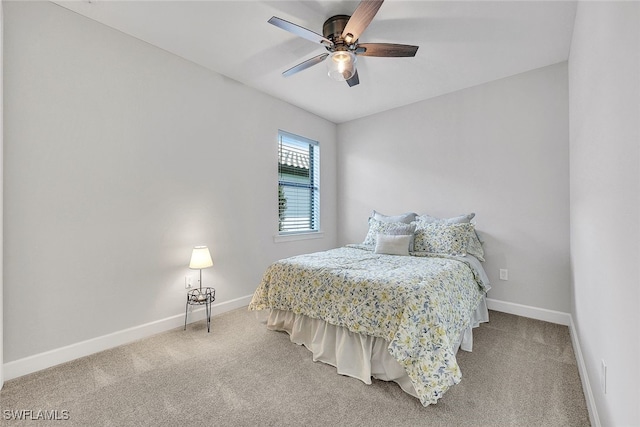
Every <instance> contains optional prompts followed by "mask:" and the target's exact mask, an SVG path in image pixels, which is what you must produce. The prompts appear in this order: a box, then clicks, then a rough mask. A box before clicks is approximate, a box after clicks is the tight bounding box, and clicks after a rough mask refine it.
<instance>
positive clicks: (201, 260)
mask: <svg viewBox="0 0 640 427" xmlns="http://www.w3.org/2000/svg"><path fill="white" fill-rule="evenodd" d="M212 265H213V261H212V260H211V254H210V253H209V248H207V247H206V246H196V247H195V248H193V253H192V254H191V262H190V263H189V268H192V269H194V270H196V269H201V268H208V267H211V266H212Z"/></svg>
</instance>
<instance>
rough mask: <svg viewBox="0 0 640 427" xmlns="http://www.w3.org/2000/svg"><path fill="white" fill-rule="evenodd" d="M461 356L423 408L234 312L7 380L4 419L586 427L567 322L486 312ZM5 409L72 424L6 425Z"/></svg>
mask: <svg viewBox="0 0 640 427" xmlns="http://www.w3.org/2000/svg"><path fill="white" fill-rule="evenodd" d="M458 362H459V364H460V367H461V369H462V375H463V379H462V382H461V383H460V384H458V385H456V386H454V387H453V388H451V389H450V390H449V391H448V392H447V393H446V394H445V396H444V398H443V399H442V400H440V401H439V403H438V404H437V405H431V406H429V407H426V408H425V407H422V405H420V403H419V402H418V400H417V399H415V398H413V397H411V396H409V395H407V394H405V393H404V392H402V391H401V390H400V388H399V387H398V386H397V385H396V384H395V383H386V382H383V381H374V383H373V384H372V385H365V384H363V383H362V382H360V381H359V380H356V379H353V378H348V377H343V376H340V375H337V374H336V371H335V368H333V367H331V366H327V365H324V364H322V363H314V362H313V361H312V360H311V353H310V352H309V351H308V350H306V349H305V348H304V347H300V346H297V345H295V344H292V343H291V342H290V341H289V338H288V335H286V334H285V333H282V332H272V331H267V330H266V329H265V327H264V325H263V324H260V323H258V322H257V321H256V320H255V317H254V313H250V312H247V311H246V310H245V309H241V310H236V311H232V312H229V313H225V314H222V315H220V316H216V317H214V318H213V319H212V324H211V333H210V334H207V332H206V326H205V324H204V322H198V323H195V324H192V325H189V327H188V328H187V331H186V332H184V331H182V328H180V329H175V330H172V331H169V332H166V333H162V334H159V335H156V336H154V337H151V338H148V339H145V340H141V341H137V342H134V343H131V344H128V345H125V346H122V347H118V348H115V349H112V350H108V351H105V352H102V353H98V354H95V355H92V356H88V357H85V358H82V359H78V360H75V361H73V362H69V363H65V364H63V365H60V366H57V367H54V368H50V369H47V370H44V371H40V372H37V373H34V374H31V375H28V376H24V377H22V378H18V379H15V380H11V381H8V382H6V383H5V386H4V388H3V390H2V391H1V392H0V408H1V409H2V412H1V414H0V417H2V418H0V425H2V426H5V425H7V426H10V425H18V426H29V425H34V426H46V425H55V426H255V425H261V426H285V425H291V426H293V425H295V426H587V425H589V417H588V414H587V409H586V404H585V400H584V394H583V392H582V388H581V383H580V378H579V376H578V369H577V366H576V360H575V356H574V354H573V350H572V348H571V342H570V338H569V332H568V329H567V327H564V326H559V325H554V324H550V323H545V322H540V321H536V320H531V319H525V318H522V317H518V316H513V315H508V314H503V313H498V312H490V323H488V324H484V325H482V326H481V327H480V328H478V329H476V330H475V333H474V351H473V352H472V353H466V352H463V351H461V352H459V353H458ZM8 410H9V411H15V410H18V411H20V410H32V411H33V416H35V415H37V411H58V412H57V414H58V416H59V418H62V417H64V415H65V414H68V418H69V419H68V420H61V421H42V420H36V421H12V420H7V419H6V418H7V417H6V415H7V412H6V411H8ZM65 411H66V412H65ZM49 413H51V412H49Z"/></svg>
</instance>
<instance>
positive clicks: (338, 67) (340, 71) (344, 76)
mask: <svg viewBox="0 0 640 427" xmlns="http://www.w3.org/2000/svg"><path fill="white" fill-rule="evenodd" d="M326 62H327V69H328V71H329V77H331V78H332V79H334V80H337V81H339V82H343V81H345V80H349V79H350V78H351V77H353V75H354V74H355V73H356V56H355V55H354V54H353V53H351V52H349V51H347V50H337V51H335V52H333V53H332V54H331V55H330V56H329V60H328V61H326Z"/></svg>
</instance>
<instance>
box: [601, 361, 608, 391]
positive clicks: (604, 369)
mask: <svg viewBox="0 0 640 427" xmlns="http://www.w3.org/2000/svg"><path fill="white" fill-rule="evenodd" d="M601 362H602V366H601V369H600V386H602V393H603V394H607V364H606V363H604V359H603V360H602V361H601Z"/></svg>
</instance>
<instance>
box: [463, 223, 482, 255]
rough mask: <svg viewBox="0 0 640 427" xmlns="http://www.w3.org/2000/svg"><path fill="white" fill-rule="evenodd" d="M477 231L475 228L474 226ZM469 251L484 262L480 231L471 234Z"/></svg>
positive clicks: (468, 245)
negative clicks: (479, 236)
mask: <svg viewBox="0 0 640 427" xmlns="http://www.w3.org/2000/svg"><path fill="white" fill-rule="evenodd" d="M474 231H475V228H474ZM467 253H468V254H469V255H473V256H474V257H476V258H478V260H479V261H483V262H484V250H483V249H482V242H481V240H480V239H479V238H478V232H477V231H476V232H475V233H471V235H470V236H469V243H468V244H467Z"/></svg>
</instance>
